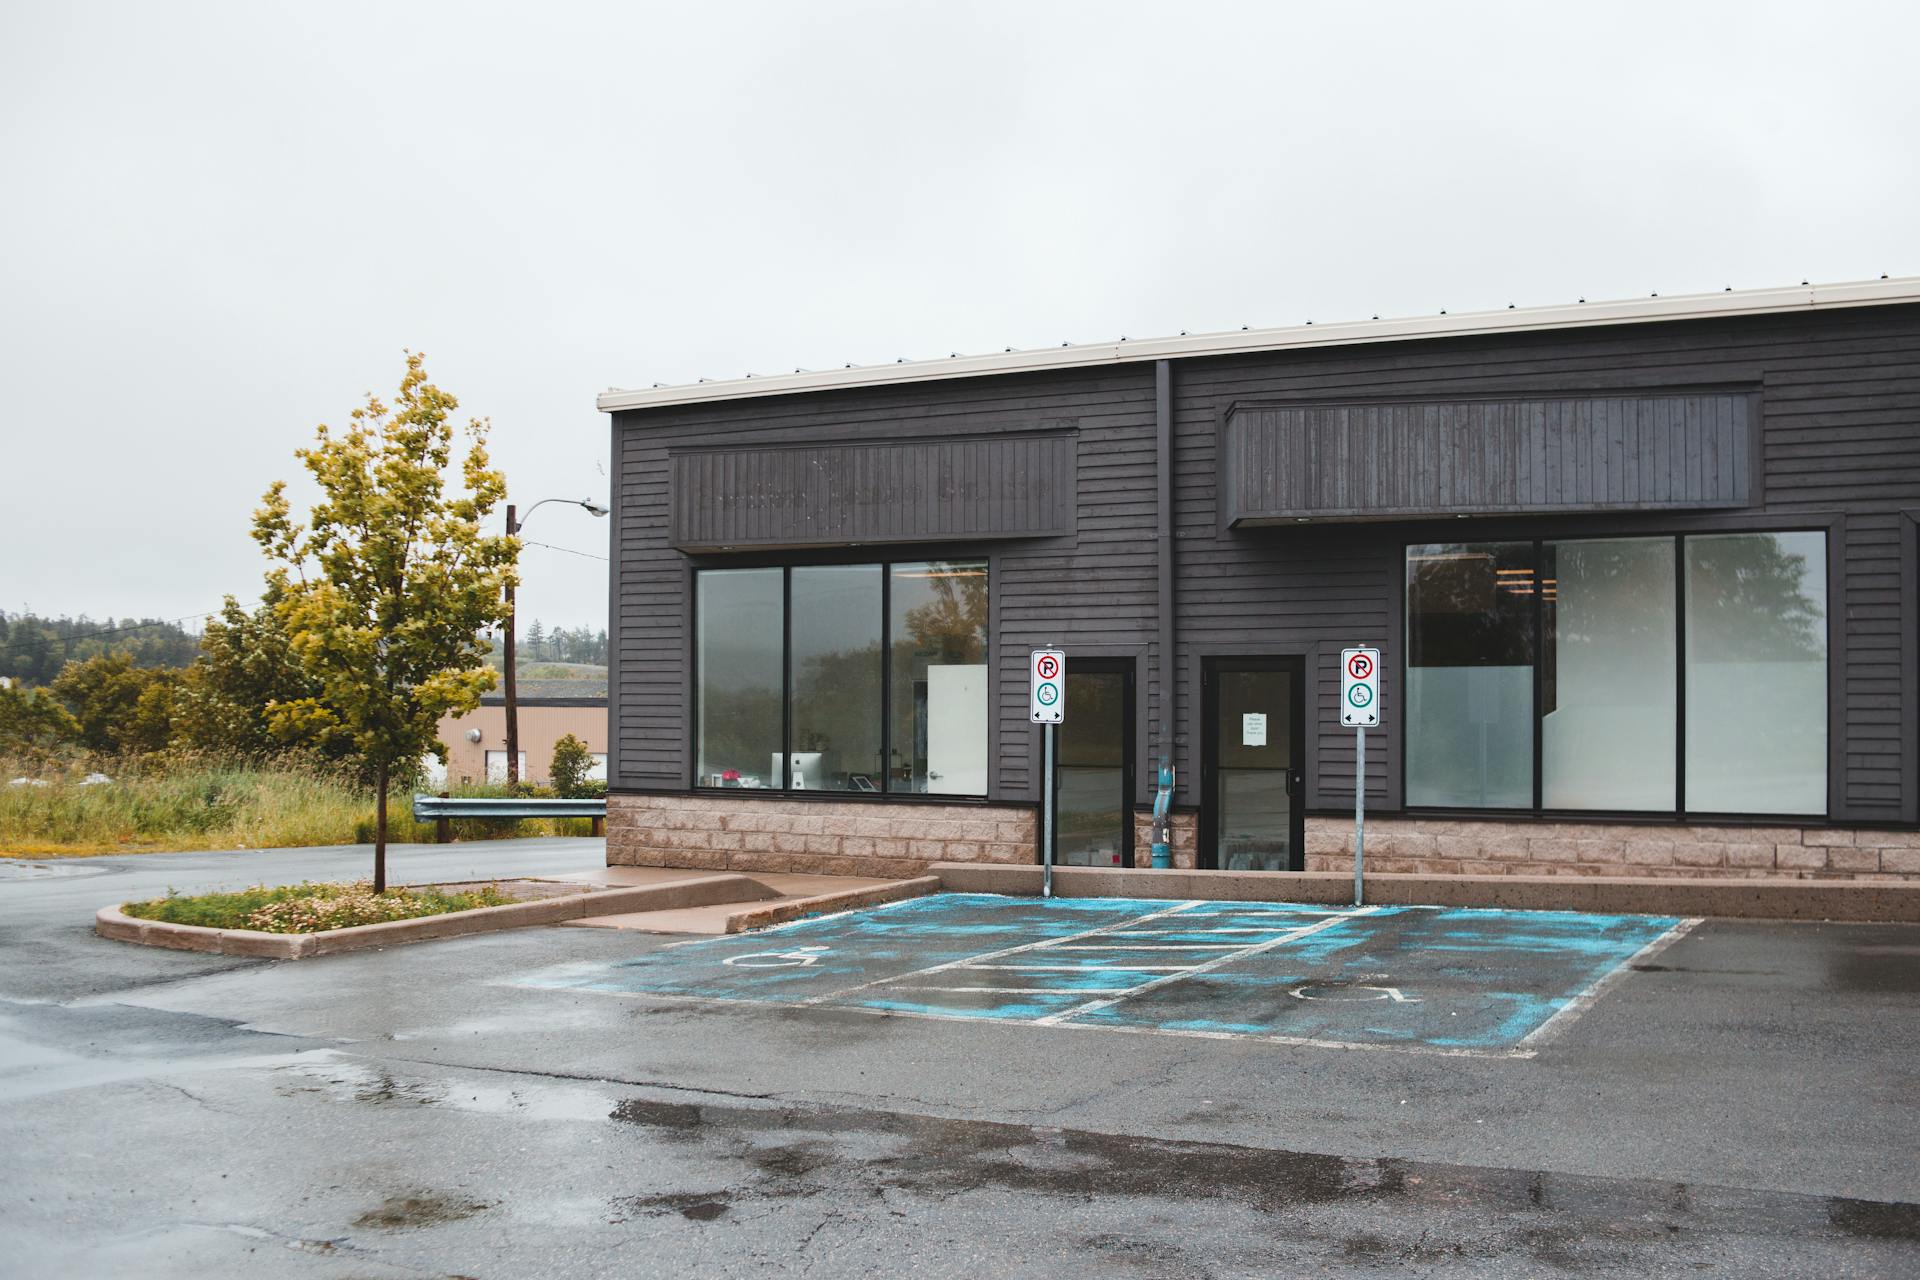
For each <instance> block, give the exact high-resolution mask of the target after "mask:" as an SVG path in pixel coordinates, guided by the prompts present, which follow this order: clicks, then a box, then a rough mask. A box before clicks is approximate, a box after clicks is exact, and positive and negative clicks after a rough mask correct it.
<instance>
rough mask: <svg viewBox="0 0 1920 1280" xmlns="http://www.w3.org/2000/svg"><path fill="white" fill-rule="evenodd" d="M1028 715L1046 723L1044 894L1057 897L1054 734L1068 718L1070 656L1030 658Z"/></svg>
mask: <svg viewBox="0 0 1920 1280" xmlns="http://www.w3.org/2000/svg"><path fill="white" fill-rule="evenodd" d="M1027 685H1028V694H1029V698H1028V715H1027V718H1028V719H1029V720H1031V721H1033V723H1035V724H1037V725H1040V726H1042V731H1041V732H1042V736H1043V738H1044V740H1045V745H1044V747H1043V749H1042V751H1041V765H1040V768H1041V783H1040V797H1041V799H1040V896H1041V897H1043V898H1051V897H1052V896H1053V802H1054V795H1053V749H1054V743H1053V735H1054V732H1055V730H1057V729H1058V728H1059V726H1060V725H1061V724H1062V723H1063V722H1064V721H1065V720H1066V718H1067V655H1066V653H1065V652H1064V651H1063V650H1060V649H1035V650H1034V651H1033V653H1032V654H1031V656H1030V657H1029V658H1028V661H1027Z"/></svg>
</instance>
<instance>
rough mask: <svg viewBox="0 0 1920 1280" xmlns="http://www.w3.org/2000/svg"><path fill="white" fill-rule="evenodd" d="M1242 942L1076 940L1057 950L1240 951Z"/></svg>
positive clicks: (1243, 944)
mask: <svg viewBox="0 0 1920 1280" xmlns="http://www.w3.org/2000/svg"><path fill="white" fill-rule="evenodd" d="M1245 945H1246V944H1245V943H1241V942H1185V943H1172V944H1169V945H1165V946H1154V945H1151V944H1141V943H1128V942H1075V943H1071V944H1069V945H1067V946H1064V947H1056V948H1054V949H1055V950H1056V951H1238V950H1239V949H1240V948H1241V947H1243V946H1245Z"/></svg>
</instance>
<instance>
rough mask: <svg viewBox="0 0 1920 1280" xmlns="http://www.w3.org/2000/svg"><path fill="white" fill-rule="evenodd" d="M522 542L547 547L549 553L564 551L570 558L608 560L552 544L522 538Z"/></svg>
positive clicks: (588, 552) (530, 545)
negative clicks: (581, 557)
mask: <svg viewBox="0 0 1920 1280" xmlns="http://www.w3.org/2000/svg"><path fill="white" fill-rule="evenodd" d="M520 541H521V544H522V545H523V546H529V547H545V548H546V549H547V550H549V551H564V552H566V553H567V554H568V555H570V556H583V557H585V558H586V559H588V560H605V559H606V558H607V557H605V556H597V555H595V554H593V552H591V551H575V550H574V549H573V548H572V547H556V546H554V545H553V544H552V543H551V542H532V541H529V540H527V539H525V538H522V539H521V540H520Z"/></svg>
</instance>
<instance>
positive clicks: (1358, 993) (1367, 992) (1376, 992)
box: [1287, 982, 1420, 1004]
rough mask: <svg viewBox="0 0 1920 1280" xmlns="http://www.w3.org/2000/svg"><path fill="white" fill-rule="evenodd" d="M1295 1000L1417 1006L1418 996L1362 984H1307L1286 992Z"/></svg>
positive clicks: (1391, 988) (1390, 988)
mask: <svg viewBox="0 0 1920 1280" xmlns="http://www.w3.org/2000/svg"><path fill="white" fill-rule="evenodd" d="M1287 994H1288V995H1290V996H1292V997H1293V998H1294V999H1295V1000H1323V1001H1326V1002H1328V1003H1330V1004H1351V1003H1353V1002H1355V1001H1359V1000H1389V1001H1392V1002H1393V1003H1394V1004H1419V1003H1420V997H1419V996H1410V995H1407V994H1405V993H1403V992H1402V991H1401V990H1400V988H1398V987H1375V986H1368V985H1366V984H1364V983H1351V984H1348V983H1332V982H1328V983H1322V982H1308V983H1304V984H1302V985H1301V986H1297V987H1295V988H1293V989H1292V990H1291V991H1289V992H1287Z"/></svg>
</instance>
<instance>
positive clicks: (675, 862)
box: [607, 794, 1920, 882]
mask: <svg viewBox="0 0 1920 1280" xmlns="http://www.w3.org/2000/svg"><path fill="white" fill-rule="evenodd" d="M1039 822H1040V814H1039V811H1038V810H1037V809H1033V808H1028V807H1025V806H1013V805H977V804H918V803H904V804H903V803H868V802H862V801H857V800H848V801H834V800H791V799H774V798H770V797H763V796H757V795H751V794H743V795H741V796H740V797H739V798H738V799H736V798H734V797H732V796H711V795H698V796H694V795H677V796H676V795H654V796H641V795H619V794H615V795H610V796H608V797H607V862H608V863H609V864H610V865H613V866H641V867H696V868H702V869H708V870H714V871H747V872H752V871H785V872H802V873H807V874H813V875H859V876H888V877H901V878H904V877H908V876H917V875H920V874H922V873H923V872H924V871H925V870H926V869H927V867H928V866H929V865H930V864H932V863H935V862H973V863H998V864H1005V865H1015V866H1031V865H1033V864H1034V863H1036V862H1038V861H1039V855H1038V850H1039ZM1133 823H1134V865H1135V866H1137V867H1145V866H1148V865H1150V861H1149V860H1150V856H1151V852H1152V830H1151V828H1152V814H1151V812H1150V811H1148V810H1145V809H1136V810H1135V811H1134V814H1133ZM1198 828H1199V815H1198V814H1196V813H1195V812H1193V811H1192V810H1184V811H1176V812H1175V813H1174V815H1173V865H1174V866H1175V867H1177V868H1182V869H1187V870H1191V869H1192V868H1193V867H1194V866H1195V865H1196V862H1197V858H1196V853H1197V845H1198V837H1199V830H1198ZM1306 828H1307V848H1306V870H1308V871H1318V872H1335V873H1338V872H1347V871H1351V870H1352V868H1353V820H1352V819H1351V818H1350V817H1347V816H1345V815H1342V816H1340V817H1310V818H1308V819H1307V823H1306ZM1367 869H1368V870H1369V871H1373V872H1377V873H1380V874H1392V873H1396V872H1399V873H1406V874H1411V875H1441V876H1489V875H1524V876H1540V875H1563V876H1638V877H1645V878H1653V879H1667V878H1680V879H1713V880H1718V879H1729V878H1738V879H1746V878H1767V879H1790V880H1884V881H1895V882H1899V881H1915V882H1920V832H1916V831H1869V830H1858V829H1844V828H1842V829H1836V828H1824V827H1789V826H1781V827H1732V826H1727V827H1718V826H1684V827H1681V826H1664V827H1663V826H1655V825H1650V824H1649V825H1633V824H1625V823H1588V822H1492V821H1480V820H1472V819H1448V818H1398V817H1379V818H1374V817H1369V818H1368V819H1367Z"/></svg>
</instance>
